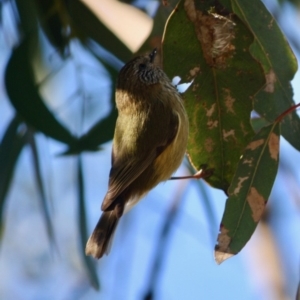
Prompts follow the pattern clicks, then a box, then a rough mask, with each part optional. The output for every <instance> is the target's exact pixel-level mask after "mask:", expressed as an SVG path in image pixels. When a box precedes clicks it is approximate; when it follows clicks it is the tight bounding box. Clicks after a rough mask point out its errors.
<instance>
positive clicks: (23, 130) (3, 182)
mask: <svg viewBox="0 0 300 300" xmlns="http://www.w3.org/2000/svg"><path fill="white" fill-rule="evenodd" d="M22 125H23V127H22ZM27 140H28V133H27V127H26V126H25V125H24V123H23V120H22V119H21V118H20V116H18V115H15V116H14V118H13V119H12V120H11V122H10V124H9V125H8V127H7V129H6V131H5V133H4V136H3V139H2V141H1V144H0V166H1V167H0V229H1V230H0V236H1V233H2V228H3V224H2V217H3V206H4V204H5V199H6V195H7V192H8V190H9V187H10V183H11V179H12V176H13V173H14V168H15V165H16V163H17V160H18V158H19V155H20V153H21V150H22V149H23V147H24V145H25V144H26V143H27Z"/></svg>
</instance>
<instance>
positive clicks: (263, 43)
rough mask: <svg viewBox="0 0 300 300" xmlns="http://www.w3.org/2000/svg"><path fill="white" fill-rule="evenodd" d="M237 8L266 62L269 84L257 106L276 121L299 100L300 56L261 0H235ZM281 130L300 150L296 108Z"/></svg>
mask: <svg viewBox="0 0 300 300" xmlns="http://www.w3.org/2000/svg"><path fill="white" fill-rule="evenodd" d="M231 2H232V7H233V11H234V12H235V13H236V14H237V15H238V16H239V17H240V18H241V19H242V20H243V21H244V22H245V24H246V25H247V26H248V28H249V29H250V30H251V31H252V33H253V35H254V36H255V40H254V43H253V45H252V46H251V48H250V52H251V54H252V55H253V56H254V57H255V58H256V59H257V60H258V61H259V62H260V63H261V64H262V66H263V68H264V72H265V76H266V85H265V86H264V88H263V89H261V90H260V92H259V93H258V94H257V95H256V96H255V101H254V109H255V110H256V111H257V112H258V113H259V114H260V115H261V116H262V117H263V118H265V119H266V120H268V121H270V122H273V121H274V120H275V119H276V118H277V117H278V116H279V115H280V114H281V113H283V112H284V111H285V110H286V109H288V108H289V107H291V106H293V105H294V104H295V102H294V100H293V89H292V87H291V84H290V81H291V80H292V79H293V77H294V75H295V72H296V71H297V60H296V58H295V56H294V54H293V52H292V50H291V48H290V46H289V44H288V42H287V40H286V39H285V37H284V35H283V34H282V32H281V31H280V29H279V27H278V25H277V23H276V21H275V20H274V18H273V17H272V15H271V14H270V13H269V12H268V10H267V9H266V8H265V6H264V5H263V3H262V2H261V1H260V0H255V1H237V0H232V1H231ZM281 134H282V135H283V136H284V137H285V138H286V139H287V141H289V143H290V144H291V145H292V146H294V147H295V148H296V149H297V150H300V139H299V136H300V118H299V116H298V115H297V113H296V112H295V111H294V112H292V113H291V114H289V115H288V116H286V117H285V118H284V120H283V122H282V123H281Z"/></svg>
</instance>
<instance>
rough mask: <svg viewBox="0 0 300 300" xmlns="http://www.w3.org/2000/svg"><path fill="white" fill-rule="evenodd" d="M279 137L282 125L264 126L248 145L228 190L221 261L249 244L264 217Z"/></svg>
mask: <svg viewBox="0 0 300 300" xmlns="http://www.w3.org/2000/svg"><path fill="white" fill-rule="evenodd" d="M279 137H280V125H279V122H275V123H274V124H271V125H268V126H266V127H263V128H262V129H261V130H260V131H259V132H258V133H257V134H256V135H255V137H254V138H253V140H252V141H251V142H250V143H249V144H248V146H247V147H246V148H245V151H244V153H243V156H242V157H241V159H240V161H239V163H238V167H237V170H236V173H235V175H234V177H233V180H232V183H231V185H230V187H229V189H228V194H229V198H228V199H227V202H226V206H225V212H224V215H223V218H222V221H221V227H220V228H221V229H220V233H219V236H218V244H217V245H216V248H215V259H216V261H217V262H218V263H221V262H222V261H224V259H226V258H228V257H227V256H224V259H222V257H223V256H222V253H223V255H224V254H230V255H234V254H237V253H238V252H239V251H240V250H241V249H242V248H243V247H244V246H245V244H246V243H247V242H248V240H249V239H250V237H251V236H252V234H253V232H254V230H255V228H256V226H257V223H258V221H259V220H260V218H261V217H262V214H263V212H264V208H265V205H266V202H267V200H268V198H269V195H270V193H271V190H272V187H273V183H274V180H275V177H276V174H277V170H278V162H279V161H278V156H279ZM249 162H251V163H249ZM224 228H226V230H225V229H224ZM225 246H226V247H225Z"/></svg>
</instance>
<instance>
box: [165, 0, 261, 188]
mask: <svg viewBox="0 0 300 300" xmlns="http://www.w3.org/2000/svg"><path fill="white" fill-rule="evenodd" d="M188 3H189V5H186V4H187V2H184V1H182V2H180V3H179V5H178V6H177V7H176V8H175V10H174V12H173V14H172V15H171V17H170V18H169V20H168V23H167V26H166V30H165V34H164V40H163V63H164V70H165V71H166V73H167V74H168V75H169V77H170V78H173V77H174V76H176V75H177V76H180V77H181V79H182V81H183V82H190V81H191V80H193V85H192V86H191V87H190V88H189V89H188V91H187V92H185V93H184V95H183V98H184V102H185V107H186V110H187V113H188V116H189V121H190V133H189V141H188V155H189V158H190V161H191V163H192V165H193V166H194V168H195V169H196V170H200V169H201V168H202V167H203V165H205V166H206V168H208V169H212V170H213V174H212V176H210V177H208V178H205V180H206V181H207V182H208V183H210V184H211V185H212V186H214V187H217V188H220V189H222V190H224V191H226V190H227V188H228V186H229V184H230V182H231V180H232V177H233V174H234V172H235V169H236V166H237V163H238V161H239V158H240V155H241V153H242V151H243V149H244V148H245V146H246V145H247V143H248V142H249V141H250V140H251V138H252V137H253V134H254V133H253V129H252V127H251V124H250V112H251V110H252V101H251V99H252V97H253V96H254V94H255V93H256V92H257V91H258V90H259V88H261V87H262V86H263V84H264V82H265V81H264V76H263V70H262V68H261V67H260V65H259V64H258V63H257V61H256V60H255V59H253V57H252V56H251V54H250V53H249V51H248V49H249V47H250V45H251V43H252V42H253V35H252V34H251V32H250V31H249V30H248V29H247V28H246V26H245V25H244V24H243V22H241V21H240V20H239V19H238V18H236V17H233V18H232V20H231V19H229V13H230V12H228V11H227V12H226V8H224V7H222V6H218V9H219V10H220V11H221V12H222V13H223V14H224V16H223V15H221V14H220V12H219V13H217V12H213V11H211V7H213V6H214V3H215V1H200V2H195V5H197V7H194V6H193V5H194V4H193V3H194V2H193V1H189V2H188ZM226 16H227V17H226Z"/></svg>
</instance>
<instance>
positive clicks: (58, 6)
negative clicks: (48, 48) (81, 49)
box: [34, 0, 70, 55]
mask: <svg viewBox="0 0 300 300" xmlns="http://www.w3.org/2000/svg"><path fill="white" fill-rule="evenodd" d="M34 3H35V4H36V6H37V11H38V17H39V20H40V24H41V26H42V28H43V30H44V32H45V34H46V36H47V38H48V40H49V42H50V43H51V45H53V47H55V48H56V49H58V50H59V52H60V53H61V54H62V55H64V54H65V52H66V48H67V46H68V42H69V33H68V26H70V24H69V21H70V20H69V19H70V18H69V17H68V13H67V10H66V6H65V1H55V0H35V1H34Z"/></svg>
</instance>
